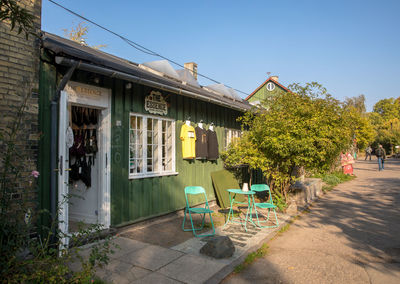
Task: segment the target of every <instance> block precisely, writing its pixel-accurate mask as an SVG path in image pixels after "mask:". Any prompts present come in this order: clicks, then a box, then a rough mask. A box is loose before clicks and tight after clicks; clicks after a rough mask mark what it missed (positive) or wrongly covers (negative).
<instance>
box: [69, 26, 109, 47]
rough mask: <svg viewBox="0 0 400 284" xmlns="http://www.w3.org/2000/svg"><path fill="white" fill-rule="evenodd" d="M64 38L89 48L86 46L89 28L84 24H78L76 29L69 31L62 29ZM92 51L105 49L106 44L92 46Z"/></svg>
mask: <svg viewBox="0 0 400 284" xmlns="http://www.w3.org/2000/svg"><path fill="white" fill-rule="evenodd" d="M63 31H64V35H65V37H67V38H69V39H70V40H73V41H75V42H78V43H80V44H82V45H85V46H89V45H88V44H87V35H88V33H89V26H88V25H87V24H86V23H85V22H80V23H79V24H78V25H77V26H76V27H72V28H71V29H70V30H69V29H63ZM90 47H91V48H94V49H101V48H105V47H107V45H106V44H99V45H92V46H90Z"/></svg>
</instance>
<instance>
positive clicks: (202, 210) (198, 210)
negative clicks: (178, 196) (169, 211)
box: [182, 186, 215, 237]
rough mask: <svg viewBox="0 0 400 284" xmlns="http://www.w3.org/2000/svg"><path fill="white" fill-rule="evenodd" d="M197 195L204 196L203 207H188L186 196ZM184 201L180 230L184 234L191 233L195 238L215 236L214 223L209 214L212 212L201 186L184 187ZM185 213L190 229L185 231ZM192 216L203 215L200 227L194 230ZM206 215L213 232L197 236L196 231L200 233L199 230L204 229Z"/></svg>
mask: <svg viewBox="0 0 400 284" xmlns="http://www.w3.org/2000/svg"><path fill="white" fill-rule="evenodd" d="M198 194H202V195H204V200H205V206H204V207H194V208H192V207H190V204H189V200H188V196H190V195H198ZM185 199H186V209H185V216H184V217H183V223H182V230H184V231H185V232H187V231H193V234H194V235H195V236H196V237H207V236H213V235H215V228H214V223H213V220H212V217H211V213H213V211H212V210H211V209H210V206H209V205H208V201H207V195H206V191H205V190H204V188H203V187H201V186H187V187H185ZM187 213H189V217H190V223H191V225H192V229H185V221H186V214H187ZM192 214H203V217H202V221H201V227H199V228H195V226H194V224H193V219H192ZM206 214H208V215H209V216H210V221H211V226H212V229H213V232H212V233H211V234H197V233H196V231H200V230H202V229H204V223H205V218H206Z"/></svg>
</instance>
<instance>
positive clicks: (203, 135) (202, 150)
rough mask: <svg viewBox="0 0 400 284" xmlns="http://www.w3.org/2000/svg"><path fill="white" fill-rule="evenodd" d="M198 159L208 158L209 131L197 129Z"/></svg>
mask: <svg viewBox="0 0 400 284" xmlns="http://www.w3.org/2000/svg"><path fill="white" fill-rule="evenodd" d="M194 130H195V133H196V138H197V139H196V159H207V156H208V149H207V148H208V144H207V130H205V129H203V128H200V127H198V126H197V127H196V128H195V129H194Z"/></svg>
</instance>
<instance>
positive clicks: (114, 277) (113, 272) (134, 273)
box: [96, 259, 151, 283]
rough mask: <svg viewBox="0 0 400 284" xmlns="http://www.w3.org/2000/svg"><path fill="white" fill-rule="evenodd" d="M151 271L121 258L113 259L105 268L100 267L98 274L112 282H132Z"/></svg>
mask: <svg viewBox="0 0 400 284" xmlns="http://www.w3.org/2000/svg"><path fill="white" fill-rule="evenodd" d="M150 273H151V271H150V270H147V269H144V268H141V267H137V266H134V265H132V264H130V263H126V262H123V261H120V260H116V259H113V260H111V262H110V263H109V264H108V265H107V266H105V267H104V268H99V269H97V271H96V275H97V276H98V277H99V278H101V279H103V280H105V281H108V282H111V283H131V282H132V281H134V280H138V279H141V278H144V277H145V276H147V275H148V274H150Z"/></svg>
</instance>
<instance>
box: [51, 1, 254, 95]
mask: <svg viewBox="0 0 400 284" xmlns="http://www.w3.org/2000/svg"><path fill="white" fill-rule="evenodd" d="M48 1H49V2H51V3H53V4H54V5H56V6H58V7H60V8H61V9H64V10H65V11H67V12H68V13H70V14H73V15H74V16H76V17H78V18H81V19H82V20H84V21H86V22H89V23H91V24H93V25H95V26H96V27H98V28H100V29H102V30H105V31H107V32H109V33H111V34H113V35H115V36H116V37H119V38H120V39H122V40H123V41H124V42H126V43H127V44H129V45H130V46H132V47H133V48H135V49H137V50H139V51H141V52H143V53H146V54H148V55H152V56H156V57H160V58H162V59H165V60H167V61H169V62H171V63H173V64H175V65H177V66H179V67H181V68H183V69H187V70H189V69H188V68H186V67H185V66H183V65H182V64H180V63H178V62H176V61H174V60H172V59H169V58H167V57H165V56H163V55H161V54H159V53H157V52H155V51H152V50H150V49H148V48H146V47H144V46H143V45H140V44H138V43H137V42H134V41H132V40H130V39H128V38H126V37H124V36H122V35H120V34H118V33H116V32H114V31H112V30H110V29H108V28H106V27H104V26H102V25H100V24H98V23H96V22H94V21H92V20H90V19H88V18H86V17H84V16H82V15H81V14H78V13H76V12H74V11H72V10H71V9H68V8H67V7H64V6H63V5H61V4H59V3H57V2H56V1H53V0H48ZM197 75H198V76H200V77H203V78H205V79H207V80H210V81H212V82H214V83H217V84H222V83H221V82H219V81H217V80H214V79H212V78H210V77H208V76H206V75H203V74H200V73H197ZM225 86H226V87H228V88H231V89H233V90H235V91H237V92H239V93H242V94H245V95H248V93H246V92H243V91H241V90H238V89H235V88H233V87H230V86H228V85H225Z"/></svg>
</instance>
